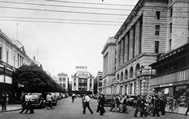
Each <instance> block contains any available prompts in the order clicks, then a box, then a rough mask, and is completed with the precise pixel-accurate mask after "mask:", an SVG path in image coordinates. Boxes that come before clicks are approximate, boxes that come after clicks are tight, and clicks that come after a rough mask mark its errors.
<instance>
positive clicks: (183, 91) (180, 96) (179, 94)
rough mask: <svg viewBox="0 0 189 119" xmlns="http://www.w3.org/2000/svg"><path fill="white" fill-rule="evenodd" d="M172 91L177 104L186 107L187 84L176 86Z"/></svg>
mask: <svg viewBox="0 0 189 119" xmlns="http://www.w3.org/2000/svg"><path fill="white" fill-rule="evenodd" d="M174 92H175V93H174V97H175V98H176V100H177V103H178V105H179V106H182V107H186V106H187V104H186V97H187V85H182V86H176V87H175V89H174Z"/></svg>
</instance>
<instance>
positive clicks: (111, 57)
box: [102, 37, 116, 94]
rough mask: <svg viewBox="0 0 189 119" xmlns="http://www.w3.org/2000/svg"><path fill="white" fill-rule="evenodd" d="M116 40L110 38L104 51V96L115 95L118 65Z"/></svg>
mask: <svg viewBox="0 0 189 119" xmlns="http://www.w3.org/2000/svg"><path fill="white" fill-rule="evenodd" d="M115 49H116V39H115V38H113V37H110V38H109V39H108V40H107V42H106V44H105V46H104V48H103V50H102V54H103V77H102V92H103V93H104V94H112V93H114V94H115V88H114V84H115V82H114V79H115V64H116V58H115V55H116V50H115Z"/></svg>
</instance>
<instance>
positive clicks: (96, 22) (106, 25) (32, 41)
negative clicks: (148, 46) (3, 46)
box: [0, 0, 138, 76]
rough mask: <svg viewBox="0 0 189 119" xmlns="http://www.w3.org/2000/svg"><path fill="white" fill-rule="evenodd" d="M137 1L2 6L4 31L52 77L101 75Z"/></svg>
mask: <svg viewBox="0 0 189 119" xmlns="http://www.w3.org/2000/svg"><path fill="white" fill-rule="evenodd" d="M137 2H138V0H103V1H102V0H0V29H1V30H2V31H3V32H4V33H5V34H6V35H7V36H8V37H9V38H10V39H15V40H19V41H20V42H21V43H22V45H23V46H24V48H25V51H26V53H27V55H28V56H29V57H31V58H33V57H35V59H36V60H37V61H39V62H40V63H41V64H42V66H43V68H44V70H45V71H47V72H49V74H51V75H57V74H58V73H62V72H64V73H67V74H68V75H69V76H71V75H73V74H74V73H75V72H76V70H75V69H76V66H87V68H88V71H89V72H90V73H91V74H92V75H93V76H96V75H97V72H98V71H103V55H102V54H101V52H102V49H103V47H104V45H105V43H106V41H107V40H108V38H109V37H113V36H114V35H115V34H116V33H117V31H118V30H119V28H120V27H121V25H122V23H123V22H124V21H125V19H126V18H127V15H128V14H129V13H130V11H131V10H132V9H133V7H134V5H135V4H136V3H137Z"/></svg>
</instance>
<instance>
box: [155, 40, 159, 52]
mask: <svg viewBox="0 0 189 119" xmlns="http://www.w3.org/2000/svg"><path fill="white" fill-rule="evenodd" d="M155 53H159V41H155Z"/></svg>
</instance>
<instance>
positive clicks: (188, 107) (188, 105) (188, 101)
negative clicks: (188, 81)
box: [185, 99, 189, 116]
mask: <svg viewBox="0 0 189 119" xmlns="http://www.w3.org/2000/svg"><path fill="white" fill-rule="evenodd" d="M188 112H189V99H187V109H186V113H185V116H187V114H188Z"/></svg>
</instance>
